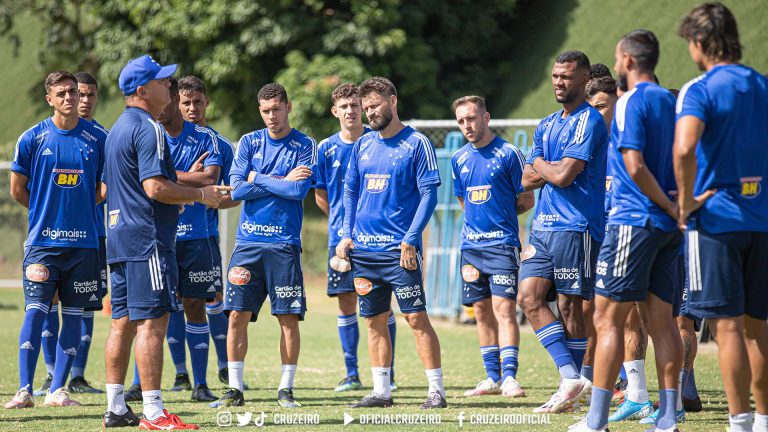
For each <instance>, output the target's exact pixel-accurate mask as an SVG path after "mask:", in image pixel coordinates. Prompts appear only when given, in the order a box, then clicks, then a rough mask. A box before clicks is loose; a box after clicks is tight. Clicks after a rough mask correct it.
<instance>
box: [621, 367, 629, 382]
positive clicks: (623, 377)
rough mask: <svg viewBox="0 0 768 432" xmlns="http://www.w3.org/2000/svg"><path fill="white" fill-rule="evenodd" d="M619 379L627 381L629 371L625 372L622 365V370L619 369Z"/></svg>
mask: <svg viewBox="0 0 768 432" xmlns="http://www.w3.org/2000/svg"><path fill="white" fill-rule="evenodd" d="M619 379H620V380H622V381H626V380H627V371H626V370H624V365H621V369H619Z"/></svg>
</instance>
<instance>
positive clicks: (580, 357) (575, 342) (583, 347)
mask: <svg viewBox="0 0 768 432" xmlns="http://www.w3.org/2000/svg"><path fill="white" fill-rule="evenodd" d="M565 346H567V347H568V351H570V352H571V357H573V362H574V363H576V369H581V364H582V363H583V362H584V353H586V352H587V338H574V339H565Z"/></svg>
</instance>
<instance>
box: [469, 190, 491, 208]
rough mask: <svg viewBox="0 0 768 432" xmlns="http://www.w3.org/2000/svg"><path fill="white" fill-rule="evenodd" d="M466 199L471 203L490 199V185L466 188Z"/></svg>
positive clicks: (479, 202)
mask: <svg viewBox="0 0 768 432" xmlns="http://www.w3.org/2000/svg"><path fill="white" fill-rule="evenodd" d="M467 195H468V197H467V199H468V200H469V202H471V203H472V204H482V203H485V202H488V200H490V199H491V187H490V186H475V187H471V188H467Z"/></svg>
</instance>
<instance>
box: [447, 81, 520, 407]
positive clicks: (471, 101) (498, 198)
mask: <svg viewBox="0 0 768 432" xmlns="http://www.w3.org/2000/svg"><path fill="white" fill-rule="evenodd" d="M451 108H452V109H453V112H454V113H455V115H456V122H457V123H458V124H459V129H461V133H462V134H464V137H465V138H466V139H467V141H468V143H467V144H466V145H464V147H462V148H460V149H459V150H457V151H456V153H454V154H453V157H452V158H451V168H452V173H451V174H452V177H453V193H454V195H456V198H457V199H458V201H459V203H460V204H461V207H462V208H463V209H464V227H463V229H462V244H461V276H462V278H463V279H464V288H463V290H462V304H464V306H472V307H473V308H474V310H475V317H476V318H477V336H478V339H479V340H480V354H481V356H482V359H483V365H484V366H485V372H486V378H485V379H483V380H482V381H480V382H479V383H478V384H477V386H476V387H475V388H474V389H472V390H468V391H467V392H465V393H464V396H482V395H492V394H502V395H504V396H510V397H521V396H525V391H524V390H523V388H522V387H521V386H520V383H518V382H517V380H516V378H515V375H516V374H517V366H518V362H517V357H518V351H519V348H518V347H519V345H520V329H519V328H518V325H517V312H516V310H517V304H516V301H515V300H516V298H517V272H518V269H519V261H520V238H519V234H518V229H519V228H518V225H517V215H518V214H519V213H523V212H526V211H528V210H530V209H531V207H533V204H534V197H533V192H531V191H528V192H526V191H523V184H522V178H523V169H524V166H525V157H524V156H523V154H522V153H521V152H520V150H518V149H517V148H516V147H515V146H514V145H512V144H510V143H508V142H506V141H504V140H503V139H501V138H500V137H498V136H496V134H494V133H493V132H491V129H490V128H489V127H488V124H489V122H490V121H491V114H490V113H489V112H488V111H487V109H486V105H485V99H483V98H482V97H480V96H464V97H461V98H458V99H456V100H455V101H454V102H453V105H452V107H451ZM511 202H516V203H517V205H516V206H511V205H509V204H510V203H511ZM499 347H501V349H500V348H499Z"/></svg>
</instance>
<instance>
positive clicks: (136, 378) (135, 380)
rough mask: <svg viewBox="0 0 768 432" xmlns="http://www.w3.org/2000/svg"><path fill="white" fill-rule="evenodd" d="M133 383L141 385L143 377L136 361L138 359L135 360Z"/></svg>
mask: <svg viewBox="0 0 768 432" xmlns="http://www.w3.org/2000/svg"><path fill="white" fill-rule="evenodd" d="M131 384H133V385H137V386H140V385H141V379H140V377H139V365H138V364H137V363H136V360H134V361H133V383H131Z"/></svg>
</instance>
